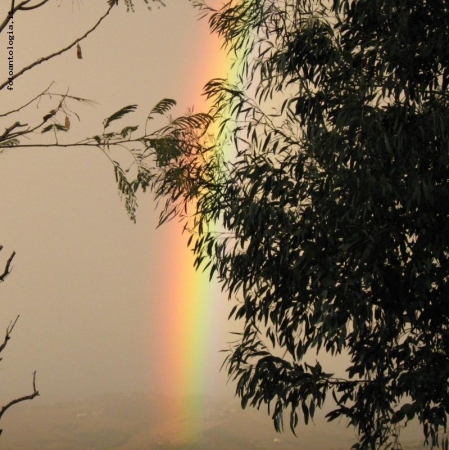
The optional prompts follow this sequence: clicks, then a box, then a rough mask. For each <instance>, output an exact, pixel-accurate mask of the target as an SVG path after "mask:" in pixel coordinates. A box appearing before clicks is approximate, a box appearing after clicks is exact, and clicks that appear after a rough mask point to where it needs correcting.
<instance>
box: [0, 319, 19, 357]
mask: <svg viewBox="0 0 449 450" xmlns="http://www.w3.org/2000/svg"><path fill="white" fill-rule="evenodd" d="M19 317H20V316H17V317H16V320H15V321H14V322H11V323H10V324H9V325H8V328H6V334H5V339H4V340H3V344H2V345H0V353H1V352H2V351H3V350H4V349H5V347H6V345H7V344H8V341H9V340H10V339H11V333H12V330H14V327H15V326H16V323H17V321H18V320H19ZM1 359H2V358H0V361H1Z"/></svg>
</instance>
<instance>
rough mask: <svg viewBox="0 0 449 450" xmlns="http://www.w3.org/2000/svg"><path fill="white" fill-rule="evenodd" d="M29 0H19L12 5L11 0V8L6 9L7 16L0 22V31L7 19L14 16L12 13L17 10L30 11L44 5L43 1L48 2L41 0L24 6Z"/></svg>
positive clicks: (12, 0)
mask: <svg viewBox="0 0 449 450" xmlns="http://www.w3.org/2000/svg"><path fill="white" fill-rule="evenodd" d="M30 1H31V0H24V1H22V2H20V3H19V4H18V5H17V6H14V3H15V0H11V8H10V9H9V11H8V14H7V16H6V17H5V19H4V20H3V22H2V24H1V25H0V33H1V32H2V31H3V30H4V29H5V27H6V25H8V23H9V21H10V20H12V18H13V17H14V14H15V13H16V12H17V11H30V10H32V9H36V8H39V7H40V6H43V5H45V3H48V2H49V0H42V1H41V2H40V3H37V4H36V5H32V6H26V5H27V4H28V3H30Z"/></svg>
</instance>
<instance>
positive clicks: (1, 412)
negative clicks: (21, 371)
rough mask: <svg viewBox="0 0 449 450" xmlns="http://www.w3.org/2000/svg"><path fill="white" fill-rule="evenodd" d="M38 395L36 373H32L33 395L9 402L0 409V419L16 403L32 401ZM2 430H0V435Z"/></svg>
mask: <svg viewBox="0 0 449 450" xmlns="http://www.w3.org/2000/svg"><path fill="white" fill-rule="evenodd" d="M38 395H39V391H38V390H37V389H36V371H34V372H33V393H32V394H30V395H24V396H23V397H19V398H15V399H14V400H11V401H10V402H9V403H7V404H6V405H5V406H3V407H2V409H0V419H1V418H2V416H3V414H5V412H6V411H7V410H8V409H9V408H11V406H14V405H16V404H17V403H20V402H24V401H26V400H33V398H34V397H37V396H38ZM2 431H3V430H0V434H1V433H2Z"/></svg>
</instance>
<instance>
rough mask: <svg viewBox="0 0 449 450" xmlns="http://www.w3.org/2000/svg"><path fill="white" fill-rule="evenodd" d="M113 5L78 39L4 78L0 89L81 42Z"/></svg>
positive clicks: (95, 27) (101, 20)
mask: <svg viewBox="0 0 449 450" xmlns="http://www.w3.org/2000/svg"><path fill="white" fill-rule="evenodd" d="M113 7H114V4H111V5H110V6H109V8H108V10H107V11H106V13H105V14H104V15H103V16H101V17H100V19H98V21H97V23H96V24H95V25H94V26H93V27H92V28H91V29H90V30H88V31H87V32H86V33H84V34H83V35H82V36H81V37H79V38H78V39H75V40H74V41H73V42H72V43H71V44H69V45H68V46H67V47H64V48H63V49H61V50H59V51H57V52H55V53H52V54H50V55H47V56H44V57H43V58H39V59H37V60H36V61H34V62H33V63H31V64H29V65H28V66H26V67H24V68H23V69H21V70H20V71H19V72H17V73H15V74H14V75H13V76H12V77H10V78H8V80H6V81H5V82H4V83H2V84H1V85H0V91H1V90H2V89H4V88H5V86H7V85H8V84H9V83H10V81H12V80H15V79H16V78H18V77H20V76H21V75H23V74H24V73H25V72H28V70H30V69H32V68H33V67H36V66H38V65H39V64H42V63H43V62H45V61H48V60H50V59H53V58H54V57H56V56H59V55H61V54H62V53H65V52H66V51H68V50H70V49H71V48H73V47H75V45H76V44H78V42H81V41H82V40H84V39H85V38H86V37H87V36H89V34H91V33H92V32H93V31H95V30H96V29H97V27H98V26H99V25H100V23H101V22H103V20H104V19H105V18H106V17H107V16H108V14H109V13H110V12H111V9H112V8H113ZM0 32H1V29H0Z"/></svg>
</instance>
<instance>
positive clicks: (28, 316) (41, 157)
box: [0, 0, 231, 402]
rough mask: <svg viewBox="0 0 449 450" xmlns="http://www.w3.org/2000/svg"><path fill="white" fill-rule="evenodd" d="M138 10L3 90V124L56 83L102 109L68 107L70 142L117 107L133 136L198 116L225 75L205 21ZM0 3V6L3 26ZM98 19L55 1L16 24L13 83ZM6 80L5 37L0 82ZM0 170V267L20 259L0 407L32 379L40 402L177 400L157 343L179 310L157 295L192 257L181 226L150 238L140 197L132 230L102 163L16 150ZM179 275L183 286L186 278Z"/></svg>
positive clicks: (211, 378) (216, 301) (173, 10)
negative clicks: (192, 110)
mask: <svg viewBox="0 0 449 450" xmlns="http://www.w3.org/2000/svg"><path fill="white" fill-rule="evenodd" d="M121 3H123V2H121ZM135 3H136V12H135V13H134V14H132V13H126V8H125V7H124V5H122V6H121V7H117V8H114V10H113V11H112V13H111V15H110V16H109V17H108V18H107V19H106V20H105V22H104V23H103V24H102V25H101V26H100V27H99V28H98V30H97V31H96V32H95V33H94V34H92V35H91V36H90V37H89V38H88V39H87V40H86V41H84V42H83V43H82V44H81V47H82V52H83V59H82V60H79V59H77V58H76V52H75V50H73V51H70V52H68V53H66V54H64V55H62V56H60V57H59V58H57V59H54V60H53V61H51V62H48V63H45V64H42V65H41V66H38V67H36V68H35V69H33V70H32V71H30V72H29V73H28V74H26V75H24V76H22V77H20V78H19V79H17V80H16V81H15V82H14V91H13V92H9V91H7V90H6V89H4V90H3V91H1V92H0V110H1V112H4V111H8V110H11V109H13V108H15V107H17V106H19V105H21V104H23V103H24V102H25V101H27V100H29V99H31V98H32V97H34V96H35V95H36V94H38V93H39V92H41V91H43V90H44V89H45V88H46V87H48V85H49V84H50V83H51V82H55V85H54V87H52V91H53V92H59V93H64V92H66V90H67V89H69V93H70V94H71V95H74V96H79V97H84V98H88V99H92V100H95V101H97V102H98V105H96V106H87V105H77V104H72V106H73V110H74V111H75V112H76V113H77V114H78V115H79V116H80V118H81V122H78V120H77V119H76V117H75V115H72V117H71V122H72V130H71V131H70V133H69V134H68V136H67V137H65V138H64V139H65V141H66V142H73V141H75V140H76V139H80V138H83V137H86V136H92V135H94V134H98V133H99V132H101V130H102V120H103V119H104V118H105V117H107V116H108V115H110V114H111V113H113V112H115V111H116V110H118V109H119V108H121V107H123V106H125V105H129V104H134V103H135V104H138V105H139V109H138V111H137V112H136V113H135V114H134V117H133V120H132V122H133V123H136V124H137V123H143V120H144V119H145V117H146V115H147V113H148V111H149V110H150V109H151V108H152V107H153V106H154V104H156V103H157V102H158V101H159V100H160V99H162V98H164V97H171V98H174V99H176V100H177V102H178V106H177V107H176V109H175V110H174V111H173V114H174V115H176V114H183V113H184V112H185V111H186V110H187V108H189V107H192V106H195V107H196V109H197V110H199V109H201V103H202V101H203V100H202V99H201V98H200V93H201V90H202V87H203V85H204V84H205V83H206V81H207V80H209V79H210V78H213V77H215V76H223V75H224V73H220V70H221V71H223V69H224V66H223V65H222V64H221V65H220V64H219V63H217V61H219V60H220V58H221V60H223V57H222V56H220V55H219V53H220V44H219V42H218V41H217V40H216V39H215V38H214V37H212V36H211V35H210V34H209V30H208V24H207V22H206V21H205V20H202V21H198V17H197V11H195V10H194V9H193V8H192V7H191V6H190V3H189V2H188V1H187V0H167V1H166V4H167V7H166V8H161V9H157V8H156V7H153V10H152V11H148V10H147V9H146V7H145V5H144V3H143V1H141V0H135ZM9 4H10V2H9V1H5V0H3V1H2V2H1V3H0V12H1V18H3V17H4V15H5V14H6V11H7V8H8V6H9ZM106 9H107V5H106V0H96V1H94V2H91V1H88V0H84V1H83V0H79V1H77V0H74V1H73V4H72V2H71V1H70V0H64V1H61V0H54V1H53V0H52V1H50V3H49V4H48V5H46V6H45V7H42V8H39V9H37V10H34V11H30V12H26V13H19V14H17V16H16V17H15V19H14V36H15V43H14V65H15V71H17V70H18V69H20V68H21V67H23V66H25V65H26V64H28V63H30V62H32V61H34V60H35V59H37V58H39V57H42V56H44V55H47V54H49V53H51V52H53V51H56V50H57V49H59V48H61V47H63V46H65V45H67V44H68V43H70V42H72V41H73V40H74V38H75V37H77V36H79V35H81V34H82V32H83V30H86V29H87V27H88V26H90V25H91V24H93V23H94V22H95V20H96V19H97V18H98V17H100V15H101V14H102V13H103V12H104V11H106ZM6 73H7V55H6V35H5V34H4V33H2V35H0V79H1V81H3V80H4V79H6ZM49 105H50V104H46V103H45V102H42V103H41V104H40V105H39V109H36V105H33V106H32V107H31V108H30V109H29V111H28V112H26V113H23V114H21V116H20V118H21V121H22V122H26V121H29V123H33V122H34V121H36V118H39V117H42V116H43V115H45V114H46V113H48V111H49V108H50V106H49ZM10 124H11V119H9V118H6V119H3V120H0V130H3V128H4V127H6V126H8V125H10ZM48 138H49V137H48ZM35 139H41V137H39V136H36V137H35ZM0 158H1V160H0V162H1V164H0V205H1V208H2V209H1V211H2V214H1V215H0V232H1V233H0V243H1V244H2V245H3V246H4V249H3V251H2V252H1V253H0V262H1V267H3V263H4V261H6V259H7V257H8V256H9V255H10V253H11V252H12V251H13V250H15V251H16V252H17V256H16V258H15V259H14V268H13V271H12V273H11V275H10V276H9V277H8V278H7V280H6V282H5V283H3V284H2V286H0V295H1V302H0V331H1V330H3V329H6V327H7V325H8V324H9V322H10V321H11V320H13V319H14V318H15V317H16V316H17V315H18V314H20V316H21V317H20V320H19V322H18V324H17V326H16V329H15V330H14V333H13V336H12V339H11V341H10V343H9V345H8V348H7V350H6V351H5V352H4V354H2V356H3V361H2V362H1V366H0V382H1V384H2V390H1V391H2V392H1V394H0V400H1V401H3V402H4V401H5V400H8V399H10V397H13V396H21V395H24V394H27V393H29V392H31V374H32V372H33V371H34V370H37V384H38V389H39V390H40V392H41V395H42V399H45V400H48V401H53V400H57V399H63V398H74V397H79V396H84V395H90V394H92V393H97V392H111V391H116V392H129V391H142V390H147V391H152V390H153V391H159V392H161V391H162V392H167V393H170V394H180V393H182V389H183V388H182V386H179V385H175V384H178V383H174V382H173V379H172V378H170V377H169V376H167V370H169V369H170V366H169V365H168V362H167V361H168V360H169V359H170V355H171V354H172V353H173V352H174V351H176V349H174V348H173V347H174V346H176V342H173V339H172V340H170V339H168V338H167V336H170V335H172V336H175V334H174V333H176V330H173V329H170V328H169V326H168V325H167V324H170V323H172V322H173V321H172V322H170V320H169V315H170V314H172V312H173V304H175V303H176V302H177V301H179V302H182V301H183V299H182V298H179V299H173V298H168V296H169V291H168V290H167V286H170V285H173V284H176V283H178V282H181V281H179V280H180V278H179V273H177V271H179V261H185V260H186V258H187V257H188V255H189V253H188V250H187V249H186V245H185V243H186V237H183V238H181V239H180V238H179V233H180V228H179V226H177V225H176V224H170V225H168V226H165V227H163V228H161V229H157V230H156V225H157V216H158V211H155V203H154V201H153V199H152V197H151V195H150V194H147V195H144V196H140V197H139V208H138V215H137V224H134V223H132V222H131V221H130V220H129V219H128V217H127V215H126V211H125V208H124V205H123V204H122V203H121V201H120V199H119V197H118V195H117V187H116V184H115V178H114V175H113V170H112V167H111V165H110V164H109V162H108V160H107V159H106V158H105V157H104V155H103V154H102V153H101V152H100V151H99V150H96V149H85V148H84V149H83V148H76V149H54V148H53V149H52V148H48V149H43V148H40V149H15V150H8V151H6V152H4V153H2V154H1V155H0ZM189 270H190V272H189V271H187V272H186V273H185V274H183V277H184V278H183V279H184V280H185V279H186V278H189V277H195V276H196V275H195V274H194V273H193V269H189ZM196 280H197V279H196ZM196 282H197V283H200V282H199V281H196ZM204 283H205V282H204ZM217 292H218V291H217V289H215V290H213V291H212V294H213V295H211V297H215V298H210V302H211V303H210V304H212V305H213V306H212V307H211V310H210V312H209V313H208V318H207V319H208V321H209V322H210V323H209V324H208V326H209V329H210V330H212V331H211V332H210V333H209V334H208V338H207V341H208V342H207V353H208V355H207V358H206V359H207V364H206V365H205V366H204V368H203V366H202V365H201V367H197V368H191V369H192V372H193V371H195V370H196V371H198V373H199V374H201V376H202V377H204V378H203V379H204V386H205V388H204V390H205V391H207V392H209V393H212V392H217V391H222V390H225V383H226V377H225V376H224V375H220V376H219V375H218V371H219V367H220V364H221V360H222V357H223V355H222V354H219V353H218V351H219V350H220V349H222V348H223V347H225V343H226V341H227V340H228V337H227V334H226V330H227V329H229V327H228V324H227V322H226V317H227V308H228V306H227V303H226V300H224V299H223V298H219V295H218V294H217ZM209 294H210V293H209ZM180 304H181V303H180ZM171 326H173V324H172V325H171ZM1 327H3V328H1ZM194 351H195V350H194V349H192V352H194ZM227 389H228V391H227V392H231V390H230V388H229V387H228V388H227ZM186 393H188V392H186Z"/></svg>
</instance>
